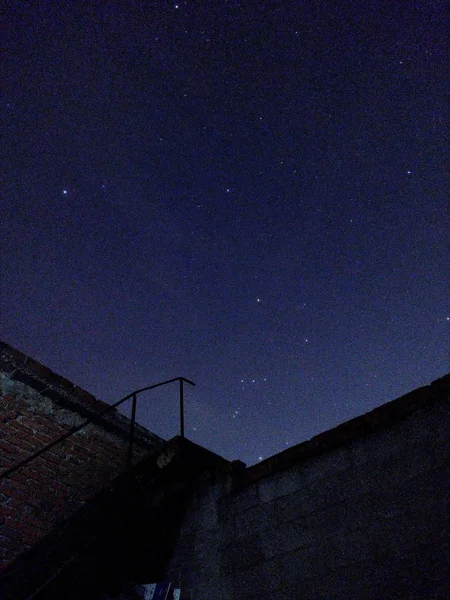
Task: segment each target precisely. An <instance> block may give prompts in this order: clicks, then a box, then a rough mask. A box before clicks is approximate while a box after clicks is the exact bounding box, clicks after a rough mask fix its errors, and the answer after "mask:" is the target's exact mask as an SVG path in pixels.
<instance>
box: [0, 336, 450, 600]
mask: <svg viewBox="0 0 450 600" xmlns="http://www.w3.org/2000/svg"><path fill="white" fill-rule="evenodd" d="M0 350H1V353H0V356H1V361H2V363H1V369H0V370H1V379H0V382H1V390H2V397H1V402H2V411H1V427H2V430H1V444H2V446H1V448H2V455H1V461H2V462H1V465H2V471H4V470H5V469H7V468H8V467H10V466H11V465H13V464H16V463H17V462H18V461H20V460H21V459H23V458H26V456H28V455H29V454H31V453H33V452H34V451H35V450H36V449H37V448H39V447H42V446H43V445H45V444H46V443H48V442H49V441H52V440H53V439H55V438H57V437H58V436H60V435H61V434H62V433H65V432H66V431H68V430H69V429H70V428H71V427H73V426H74V425H77V424H79V423H80V422H82V421H83V420H84V418H85V417H87V416H94V415H96V414H97V415H98V413H99V412H101V411H102V410H103V409H104V407H105V406H106V405H105V404H104V403H101V402H99V401H97V400H96V399H95V398H93V397H92V396H90V395H89V394H87V393H86V392H84V391H83V390H81V389H80V388H77V387H76V386H73V385H72V384H71V383H70V382H68V381H67V380H65V379H63V378H61V377H59V376H58V375H55V374H54V373H52V372H51V371H49V370H48V369H46V368H45V367H43V366H42V365H40V364H39V363H37V362H35V361H33V360H32V359H29V358H27V357H26V356H24V355H23V354H21V353H20V352H18V351H16V350H14V349H13V348H11V347H10V346H7V345H6V344H4V345H1V346H0ZM449 392H450V375H447V376H446V377H444V378H442V379H439V380H437V381H435V382H433V383H432V384H431V385H429V386H425V387H422V388H419V389H417V390H415V391H413V392H411V393H409V394H407V395H405V396H402V397H401V398H398V399H397V400H394V401H392V402H389V403H387V404H384V405H383V406H380V407H379V408H377V409H375V410H374V411H372V412H370V413H368V414H366V415H363V416H361V417H358V418H356V419H352V420H351V421H348V422H346V423H343V424H342V425H340V426H338V427H336V428H335V429H332V430H330V431H326V432H324V433H322V434H320V435H318V436H316V437H315V438H313V439H312V440H310V441H307V442H304V443H302V444H299V445H298V446H294V447H293V448H289V449H288V450H286V451H284V452H282V453H280V454H277V455H275V456H273V457H271V458H270V459H267V460H265V461H263V462H262V463H260V464H258V465H255V466H253V467H250V468H248V469H246V468H245V465H244V464H243V463H239V461H234V462H233V463H229V462H228V461H225V460H223V459H221V458H220V457H217V456H215V455H214V456H213V455H212V453H210V452H208V451H206V450H205V449H203V448H200V447H197V446H196V445H195V444H192V443H191V442H188V441H187V440H178V439H174V440H172V441H169V442H167V443H164V442H163V440H161V439H160V438H157V437H156V436H154V435H153V434H151V433H149V432H147V431H146V430H144V429H142V428H139V429H138V442H139V444H138V448H137V451H136V456H135V462H136V463H139V464H136V465H135V468H134V469H133V470H131V471H128V472H127V473H125V474H124V473H123V472H124V470H125V469H126V454H127V438H128V426H129V422H128V420H127V419H125V418H124V417H122V416H121V415H119V414H117V413H116V412H114V413H113V414H112V415H111V416H109V417H101V418H98V419H97V420H96V422H95V424H93V425H90V426H89V428H87V429H86V430H83V432H79V433H78V434H76V435H75V436H74V437H73V438H71V439H70V440H68V441H67V442H65V444H64V445H63V446H58V447H56V448H54V449H53V450H51V451H49V452H48V453H45V454H44V455H42V457H40V458H39V459H37V460H36V461H33V462H32V463H30V464H29V465H28V466H26V467H24V468H23V469H21V470H20V471H17V472H16V473H14V474H13V475H12V476H11V477H8V478H6V479H5V478H4V479H0V511H1V512H0V536H1V537H0V544H1V548H2V550H3V552H4V554H3V556H2V561H3V563H2V564H3V565H4V566H6V565H8V564H9V563H11V561H12V560H13V559H14V558H15V557H17V556H19V555H21V558H20V559H18V560H16V561H14V563H13V564H11V565H10V566H9V568H8V569H6V571H5V573H6V574H7V577H4V578H3V582H4V583H5V585H6V584H7V583H8V581H9V582H10V583H11V581H12V582H13V583H12V584H11V585H12V588H11V589H13V588H14V585H15V583H14V581H15V580H14V577H16V579H17V573H18V572H19V573H22V572H23V573H27V569H28V570H30V569H31V571H32V570H33V569H35V567H36V565H38V571H39V564H40V563H39V559H40V555H39V552H40V550H39V548H41V547H42V548H44V547H45V548H47V550H46V551H48V556H52V557H53V559H54V569H53V571H55V573H53V571H52V566H51V565H50V566H49V565H48V564H46V568H47V570H48V569H50V571H49V573H46V574H45V577H44V580H45V581H47V580H49V581H50V580H52V577H53V575H54V574H56V575H57V576H59V580H60V583H61V585H62V586H63V588H64V585H66V587H67V586H69V589H70V593H71V594H72V596H73V597H74V598H76V597H79V596H77V593H78V588H74V587H73V582H75V580H76V581H78V584H77V585H79V589H83V585H84V589H85V590H86V589H89V582H86V581H84V580H83V577H85V570H86V569H85V568H84V567H83V568H80V569H79V572H78V571H77V572H72V571H73V569H75V570H76V568H77V564H78V563H77V561H73V562H72V563H71V567H70V568H69V570H68V572H67V573H65V571H64V566H63V565H62V567H63V568H62V569H60V566H61V565H59V563H58V560H57V559H58V548H59V547H64V543H65V542H64V540H65V538H64V537H61V536H60V535H59V534H58V530H59V529H61V527H62V530H64V531H65V532H66V533H67V535H68V538H70V539H72V538H74V537H75V538H77V539H78V538H79V537H80V535H79V533H80V532H79V529H78V528H79V527H80V523H89V522H90V521H89V518H92V515H93V514H94V513H92V510H87V511H86V508H89V506H90V504H86V500H87V498H88V497H90V496H91V497H92V496H95V498H94V499H93V504H92V505H91V506H94V507H95V510H97V511H100V513H101V514H100V516H98V513H95V515H97V516H98V519H97V516H96V517H95V519H94V521H95V522H97V521H99V522H100V521H101V522H102V523H103V524H104V526H103V527H102V528H100V530H99V531H100V532H97V533H95V539H96V545H95V546H94V547H92V548H91V552H92V553H93V554H92V560H91V559H89V562H90V564H91V565H94V567H93V570H94V572H93V573H91V575H92V577H93V580H94V579H95V577H96V576H97V575H96V572H95V564H97V562H96V561H98V560H99V563H98V564H101V562H102V561H101V559H102V557H103V558H104V557H105V556H109V555H108V551H111V550H110V549H111V548H117V549H118V551H117V552H115V551H114V552H113V555H117V557H118V560H119V563H118V564H119V565H120V556H122V554H123V555H124V556H129V555H133V561H132V563H133V565H134V564H135V563H136V562H137V563H139V561H140V558H142V556H141V557H139V556H138V554H139V552H141V551H140V550H139V548H140V547H141V546H142V548H145V549H146V550H145V552H146V554H145V556H144V557H143V559H142V560H141V563H142V564H141V565H140V567H139V569H138V570H135V571H133V569H131V567H130V570H129V574H130V577H131V578H132V579H133V577H134V579H133V580H132V581H127V582H126V583H127V585H128V584H129V585H130V586H131V588H133V586H134V587H135V588H136V584H145V583H151V581H148V580H146V578H147V577H153V576H154V571H152V568H151V567H152V564H151V563H152V561H149V560H148V556H154V557H158V556H159V554H161V548H162V547H166V550H167V556H168V557H171V558H169V565H168V568H167V572H166V578H167V579H169V580H171V581H172V582H173V583H176V584H177V585H180V587H181V589H182V590H183V594H184V596H183V597H186V598H192V599H194V598H195V599H196V600H199V599H202V600H213V599H214V600H229V599H231V598H232V599H233V600H244V599H245V600H256V599H258V600H259V599H265V598H283V600H288V599H303V600H316V599H317V600H318V599H321V600H323V599H324V598H326V599H329V598H330V599H336V600H337V599H342V600H343V599H345V600H348V599H349V598H351V599H352V600H353V599H361V600H369V599H372V600H375V599H379V600H381V599H383V600H385V599H386V598H389V599H392V598H399V599H400V598H401V599H402V600H403V599H405V598H407V599H414V598H417V599H419V598H420V599H421V600H425V599H431V598H434V599H441V598H445V597H448V589H447V575H448V571H449V566H450V565H449V558H448V557H450V539H449V538H450V536H449V531H448V524H447V520H446V518H445V517H446V514H447V510H448V499H447V498H448V492H447V490H448V487H449V486H448V483H449V456H448V442H449V434H448V432H449V431H450V423H449V412H450V411H449ZM181 442H183V443H181ZM171 444H172V445H173V446H174V448H175V449H177V450H176V452H175V454H176V456H177V458H176V460H175V458H173V461H172V462H173V464H172V463H170V461H169V463H168V464H169V466H167V465H166V462H165V461H163V462H162V463H161V457H164V456H165V453H167V452H168V451H169V449H170V448H171V447H172V446H171ZM174 448H172V450H173V451H175V450H174ZM177 452H178V454H177ZM144 456H147V458H146V459H145V460H141V459H142V458H143V457H144ZM174 456H175V455H174ZM202 456H203V457H205V456H207V457H208V460H206V459H201V460H200V458H199V457H202ZM202 460H204V462H202ZM163 463H164V464H163ZM171 465H172V466H171ZM172 467H173V469H172ZM166 468H167V471H166V470H165V469H166ZM171 469H172V470H171ZM152 470H153V471H152ZM121 473H122V475H121V477H118V478H117V479H116V480H114V481H115V482H116V484H115V485H116V488H117V489H116V492H114V491H113V488H114V485H112V484H111V481H112V480H113V478H114V477H116V476H117V475H118V474H121ZM155 473H160V474H159V475H155ZM155 477H156V479H155ZM158 477H159V479H160V480H161V481H160V482H159V483H158V481H159V479H158ZM122 480H123V481H126V484H124V483H123V481H122ZM147 481H148V483H146V482H147ZM121 482H122V483H121ZM155 482H156V483H155ZM119 484H120V485H119ZM158 486H160V487H158ZM182 488H183V489H186V490H188V491H189V493H186V494H185V495H184V496H183V499H182V502H181V504H182V506H178V504H177V508H176V511H167V510H166V509H167V506H166V504H170V498H172V500H173V501H175V500H177V499H179V500H180V499H181V496H180V490H181V489H182ZM102 489H103V492H101V493H99V494H97V492H100V490H102ZM159 492H161V494H160V493H159ZM117 494H118V496H117ZM116 496H117V497H116ZM178 496H179V498H178ZM103 497H107V498H109V500H108V502H109V503H112V505H111V506H112V507H113V509H114V510H113V509H112V508H111V511H112V512H111V511H110V512H108V511H106V512H105V514H103V512H102V511H103V508H102V506H103V503H102V501H100V500H102V498H103ZM119 499H120V502H119ZM108 502H106V504H105V506H109V504H108ZM80 506H83V509H81V510H79V508H80ZM123 506H125V507H128V508H126V509H123ZM130 506H131V507H136V506H138V507H139V511H137V509H135V508H132V509H130ZM121 507H122V508H121ZM185 509H186V510H185ZM105 510H106V509H105ZM108 510H109V509H108ZM83 511H85V512H86V514H87V517H86V518H85V519H84V521H83V519H82V518H81V517H82V514H81V513H83ZM136 511H137V512H136ZM166 513H167V515H170V516H161V515H166ZM70 515H73V518H72V519H69V520H68V522H65V521H64V522H62V521H63V519H66V518H67V517H69V516H70ZM80 515H81V516H80ZM110 515H113V517H111V516H110ZM114 515H115V516H114ZM174 515H175V516H176V527H175V525H174V523H175V516H174ZM183 515H184V516H183ZM101 516H102V518H100V517H101ZM88 517H89V518H88ZM179 519H181V526H180V528H179V533H178V535H177V531H178V529H177V527H178V526H179V522H180V521H179ZM146 520H147V521H148V523H147V525H148V527H147V529H146V530H145V531H146V532H147V533H145V534H143V533H142V531H143V530H142V527H141V525H142V523H144V521H145V522H146ZM119 522H120V523H121V528H119V527H118V523H119ZM110 525H111V526H110ZM132 526H133V527H134V529H133V527H132ZM130 527H131V529H130ZM174 527H175V529H174ZM74 528H75V529H74ZM119 529H120V531H121V532H122V534H123V532H128V533H127V535H125V536H123V535H122V534H121V533H120V531H119ZM169 529H170V530H171V531H172V534H173V536H172V537H171V542H170V544H169V545H168V544H167V543H166V544H165V542H167V540H165V538H166V537H167V535H166V533H167V531H169ZM52 530H53V534H51V535H49V536H47V537H45V539H44V540H42V541H41V542H40V544H38V545H35V544H36V542H37V541H38V540H39V539H41V538H42V537H43V536H44V535H45V534H47V533H49V532H50V531H52ZM130 531H136V532H138V533H136V536H137V537H136V536H135V535H134V534H133V535H131V536H130V535H128V534H129V532H130ZM156 531H157V532H158V534H157V535H156V533H155V532H156ZM85 534H86V535H87V536H88V537H89V535H90V526H89V527H88V530H87V531H85ZM127 536H128V537H127ZM138 537H139V539H140V542H139V544H138V543H137V538H138ZM122 538H123V539H126V542H123V541H121V540H122ZM147 538H148V543H147ZM173 540H175V543H174V546H173ZM58 544H59V546H58ZM61 544H62V545H61ZM164 544H165V546H164ZM31 546H33V547H34V548H35V549H37V550H33V552H31V553H26V550H27V549H28V548H30V547H31ZM173 548H174V550H173ZM66 550H67V548H66ZM69 550H70V551H72V550H71V548H69V549H68V551H69ZM119 550H120V552H119ZM33 553H34V557H33V556H30V555H33ZM133 553H134V554H133ZM69 555H70V552H69ZM119 555H120V556H119ZM80 556H81V558H83V556H84V554H83V553H80ZM21 560H22V563H21V565H19V562H20V561H21ZM42 560H43V562H44V563H45V562H46V560H45V557H44V559H42V557H41V562H42ZM155 560H156V558H155ZM155 560H154V561H153V562H155ZM106 562H107V563H108V564H109V563H110V560H109V559H108V560H107V561H106ZM52 564H53V563H52ZM161 564H162V563H161ZM165 565H166V559H165V561H164V566H162V567H161V568H162V569H164V568H165ZM18 566H20V569H18ZM141 567H142V568H141ZM21 569H22V570H21ZM70 569H72V571H71V570H70ZM91 570H92V569H91ZM105 572H106V571H105ZM117 572H118V573H120V568H119V567H118V568H117ZM138 572H139V573H141V575H138V574H137V573H138ZM133 573H134V574H133ZM158 573H159V571H158ZM34 574H35V575H37V576H40V573H39V572H35V573H34ZM58 574H59V575H58ZM48 577H50V579H48ZM124 577H125V575H124ZM57 578H58V577H57ZM57 578H56V579H55V581H57ZM19 579H20V576H19ZM38 579H39V577H38ZM100 579H101V577H100ZM13 580H14V581H13ZM52 581H53V580H52ZM100 583H101V585H100ZM103 583H104V584H105V585H103ZM103 583H102V582H101V581H96V587H95V589H96V590H106V589H107V588H108V585H107V584H108V582H107V581H103ZM122 583H124V582H122ZM122 583H121V584H120V585H122ZM97 584H98V585H97ZM49 585H50V584H49ZM55 585H56V584H55ZM58 585H59V584H58ZM117 585H118V583H117ZM86 586H87V588H86ZM0 587H1V586H0ZM10 587H11V586H10ZM138 587H139V586H138ZM63 588H61V589H63ZM131 588H130V589H131ZM14 589H15V588H14ZM14 589H13V592H14ZM58 589H59V588H58ZM64 589H66V588H64ZM141 591H142V590H141ZM133 593H134V592H133ZM45 594H46V590H43V591H42V593H41V596H39V597H42V598H45V597H46V596H45ZM66 595H67V594H66V593H64V594H62V595H61V594H60V595H59V596H58V594H57V595H56V596H55V598H56V597H62V596H64V597H65V596H66ZM72 596H70V597H72ZM5 597H6V596H5ZM8 597H11V598H17V597H19V596H17V595H14V593H13V594H12V595H10V596H8ZM24 597H28V595H26V596H24ZM82 597H83V598H85V597H86V595H84V596H82ZM100 597H101V598H103V599H106V597H108V598H109V600H111V598H112V596H110V595H109V596H107V593H106V591H105V593H104V594H103V595H102V594H100V595H99V592H98V593H97V592H96V593H95V595H93V596H92V598H95V599H97V598H100ZM114 597H115V598H117V600H118V599H119V598H120V600H130V599H131V598H132V597H133V598H134V597H136V595H134V596H133V595H127V592H126V591H123V593H121V594H120V595H117V594H116V596H114Z"/></svg>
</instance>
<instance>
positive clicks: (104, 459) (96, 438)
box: [0, 343, 163, 568]
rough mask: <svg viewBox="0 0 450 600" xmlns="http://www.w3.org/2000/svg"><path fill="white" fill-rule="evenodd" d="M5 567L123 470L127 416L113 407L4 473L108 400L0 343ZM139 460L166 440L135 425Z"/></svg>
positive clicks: (0, 548) (0, 526)
mask: <svg viewBox="0 0 450 600" xmlns="http://www.w3.org/2000/svg"><path fill="white" fill-rule="evenodd" d="M0 360H1V364H0V567H1V568H5V567H6V566H7V565H8V564H10V563H11V562H12V561H13V560H14V559H15V558H16V557H17V556H19V555H20V554H21V553H22V552H24V551H25V550H27V549H29V548H30V547H32V546H33V545H34V544H35V543H36V542H37V541H38V540H39V539H40V538H42V537H43V536H45V535H46V534H47V533H49V532H50V531H51V530H52V528H53V527H54V526H55V524H56V523H58V522H60V521H61V520H63V519H65V518H67V517H69V516H70V515H71V514H73V512H74V511H76V510H77V509H78V508H79V507H80V506H82V505H83V503H84V502H85V501H86V500H87V499H88V498H89V497H91V496H93V495H95V494H96V493H97V492H99V491H100V490H101V489H102V488H103V487H104V486H105V485H107V484H108V483H109V482H110V481H111V480H112V479H113V478H114V477H115V476H116V475H118V474H119V473H121V472H122V471H123V470H124V469H125V468H126V461H127V451H128V432H129V421H128V419H126V418H125V417H123V416H122V415H120V414H118V413H117V412H116V411H115V410H113V411H112V412H111V413H110V414H108V416H104V417H98V418H97V420H96V423H95V424H91V425H88V426H87V427H85V428H84V429H82V430H80V431H79V432H78V433H76V434H74V435H73V436H72V437H71V438H69V439H68V440H67V441H65V442H63V443H62V444H61V445H58V446H56V447H54V448H53V449H52V450H50V451H48V452H46V453H44V454H43V455H42V456H40V457H39V458H37V459H36V460H34V461H33V462H31V463H30V464H28V465H27V466H25V467H24V468H22V469H20V470H19V471H16V472H14V473H13V474H12V475H11V476H10V477H7V478H1V473H2V472H4V471H5V470H6V469H8V468H9V467H11V466H13V465H16V464H17V463H19V462H20V461H22V460H24V459H25V458H27V457H28V456H29V455H31V454H33V453H34V452H36V451H37V450H39V449H40V448H42V447H44V446H46V445H47V444H49V443H50V442H52V441H54V440H56V439H57V438H59V437H60V436H61V435H63V434H65V433H66V432H68V431H70V430H71V429H72V428H73V427H74V426H77V425H80V424H82V423H83V422H84V421H85V420H86V419H87V418H90V417H93V416H94V417H95V416H96V415H98V413H100V412H101V411H103V410H104V409H105V408H107V406H108V405H107V404H105V403H103V402H101V401H99V400H97V399H95V398H94V397H93V396H91V395H90V394H88V393H87V392H85V391H84V390H82V389H81V388H78V387H77V386H74V385H73V384H72V383H70V382H69V381H67V380H65V379H64V378H62V377H60V376H58V375H56V374H55V373H53V372H51V371H50V370H49V369H47V368H46V367H44V366H43V365H41V364H39V363H38V362H36V361H34V360H32V359H30V358H28V357H27V356H25V355H24V354H22V353H21V352H19V351H17V350H15V349H14V348H11V347H10V346H8V345H7V344H3V343H2V344H1V345H0ZM136 437H137V444H136V445H135V448H134V461H133V462H136V461H138V460H140V459H141V458H143V457H144V456H147V455H149V454H150V453H151V452H153V451H154V449H156V448H157V447H159V446H161V445H162V443H163V440H161V439H160V438H158V437H157V436H155V435H153V434H151V433H150V432H148V431H147V430H145V429H143V428H141V427H137V436H136Z"/></svg>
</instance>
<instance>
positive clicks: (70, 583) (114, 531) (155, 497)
mask: <svg viewBox="0 0 450 600" xmlns="http://www.w3.org/2000/svg"><path fill="white" fill-rule="evenodd" d="M228 466H229V463H228V461H226V460H225V459H223V458H221V457H220V456H218V455H216V454H214V453H212V452H210V451H208V450H206V449H205V448H203V447H201V446H198V445H197V444H194V443H193V442H190V441H189V440H186V439H185V438H183V437H180V436H177V437H175V438H172V439H171V440H169V441H168V442H167V443H166V444H165V445H164V446H163V447H162V449H159V450H158V451H157V452H156V453H155V454H154V455H152V456H149V457H147V458H145V459H144V460H142V461H141V462H140V463H138V464H137V465H135V466H134V467H132V468H131V469H130V470H129V471H127V472H126V473H123V474H122V475H119V476H118V477H116V479H114V480H113V481H112V483H111V484H110V485H109V486H108V487H107V488H105V489H103V490H102V491H101V492H100V493H99V494H98V495H96V496H95V497H94V498H92V499H91V500H90V501H89V502H87V503H86V504H85V505H84V506H83V507H82V508H81V509H80V510H79V511H78V512H77V513H76V514H74V515H73V516H72V517H70V518H69V519H67V520H66V521H64V522H63V523H61V524H60V525H59V526H57V527H56V528H55V530H54V531H53V532H52V533H50V534H49V535H48V536H47V537H46V538H44V539H43V540H41V541H40V542H39V543H38V544H36V546H35V547H33V548H32V549H31V550H30V551H28V552H27V553H25V554H23V555H22V556H20V557H19V558H18V559H17V560H16V561H14V562H13V563H12V564H11V565H10V566H9V567H8V569H7V570H6V571H5V572H3V573H2V574H1V576H0V600H61V599H62V598H64V600H81V599H83V600H91V599H92V600H113V599H114V600H116V599H117V600H119V599H120V600H123V599H125V598H127V599H130V600H131V599H132V598H139V597H143V596H142V595H140V592H139V589H138V588H137V587H136V584H145V583H151V582H155V581H160V580H162V579H163V578H164V575H165V571H166V567H167V564H168V561H169V559H170V557H171V554H172V550H173V546H174V543H175V541H176V538H177V534H178V530H179V526H180V523H181V520H182V517H183V514H184V511H185V509H186V506H187V503H188V501H189V497H190V495H191V493H192V492H193V491H194V489H195V487H196V481H197V479H198V477H199V475H200V474H201V473H202V472H204V471H205V470H208V469H217V468H219V469H222V468H225V469H226V470H228ZM141 592H142V590H141Z"/></svg>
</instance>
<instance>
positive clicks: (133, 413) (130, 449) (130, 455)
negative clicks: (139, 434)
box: [128, 393, 136, 469]
mask: <svg viewBox="0 0 450 600" xmlns="http://www.w3.org/2000/svg"><path fill="white" fill-rule="evenodd" d="M135 422H136V394H135V393H134V394H133V403H132V405H131V423H130V439H129V441H128V469H129V468H130V467H131V461H132V460H133V443H134V424H135Z"/></svg>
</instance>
